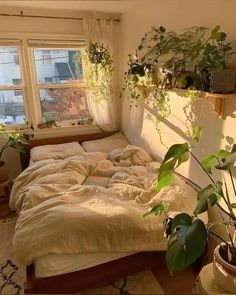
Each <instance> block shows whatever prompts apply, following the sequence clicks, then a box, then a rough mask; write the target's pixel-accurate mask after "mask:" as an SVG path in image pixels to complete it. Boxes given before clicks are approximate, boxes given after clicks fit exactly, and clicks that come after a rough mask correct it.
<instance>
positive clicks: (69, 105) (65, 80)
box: [33, 47, 91, 121]
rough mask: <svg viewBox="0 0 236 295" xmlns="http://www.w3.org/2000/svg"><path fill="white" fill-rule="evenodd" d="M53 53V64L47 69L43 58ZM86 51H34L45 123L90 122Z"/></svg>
mask: <svg viewBox="0 0 236 295" xmlns="http://www.w3.org/2000/svg"><path fill="white" fill-rule="evenodd" d="M45 51H46V52H50V54H51V64H50V66H48V67H47V69H45V68H44V66H43V65H42V63H41V61H40V60H39V58H38V57H39V56H41V55H42V53H43V52H45ZM81 54H82V49H79V48H71V49H67V48H60V49H58V48H52V47H51V48H49V49H48V50H45V49H42V48H34V49H33V56H34V66H35V72H36V88H37V89H38V95H39V100H40V107H41V114H42V116H41V117H42V119H43V121H48V120H56V121H68V120H79V121H81V120H83V121H86V120H89V119H91V117H90V113H89V110H88V106H87V100H86V91H85V83H84V80H83V76H84V73H83V65H82V59H81Z"/></svg>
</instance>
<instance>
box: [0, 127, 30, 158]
mask: <svg viewBox="0 0 236 295" xmlns="http://www.w3.org/2000/svg"><path fill="white" fill-rule="evenodd" d="M33 130H34V128H33V126H32V124H31V123H29V122H28V121H26V122H25V126H24V128H22V129H21V130H20V132H15V131H13V132H10V131H7V130H6V126H5V124H2V123H0V138H2V139H4V140H5V143H4V144H3V146H2V147H1V149H0V159H1V158H2V155H3V152H4V151H5V150H6V149H8V148H9V147H11V148H14V149H16V150H18V151H19V152H20V153H25V152H26V151H27V149H28V145H29V140H30V139H31V138H33V137H34V135H33Z"/></svg>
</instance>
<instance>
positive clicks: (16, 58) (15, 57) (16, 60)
mask: <svg viewBox="0 0 236 295" xmlns="http://www.w3.org/2000/svg"><path fill="white" fill-rule="evenodd" d="M10 52H11V54H12V58H13V61H14V63H15V65H19V54H18V51H17V50H16V49H13V48H12V49H10Z"/></svg>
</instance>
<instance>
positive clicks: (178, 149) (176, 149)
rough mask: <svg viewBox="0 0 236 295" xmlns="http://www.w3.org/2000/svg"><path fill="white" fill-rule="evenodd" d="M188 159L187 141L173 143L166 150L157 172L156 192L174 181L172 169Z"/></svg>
mask: <svg viewBox="0 0 236 295" xmlns="http://www.w3.org/2000/svg"><path fill="white" fill-rule="evenodd" d="M188 159H189V145H188V143H183V144H174V145H172V146H171V147H170V148H169V150H168V151H167V153H166V155H165V158H164V160H163V162H162V164H161V166H160V169H159V173H158V182H157V185H156V190H157V192H159V191H161V190H162V189H163V188H164V187H166V186H169V185H171V184H172V182H173V181H174V175H173V172H174V170H175V169H176V168H177V167H178V166H179V165H181V164H182V163H183V162H186V161H187V160H188Z"/></svg>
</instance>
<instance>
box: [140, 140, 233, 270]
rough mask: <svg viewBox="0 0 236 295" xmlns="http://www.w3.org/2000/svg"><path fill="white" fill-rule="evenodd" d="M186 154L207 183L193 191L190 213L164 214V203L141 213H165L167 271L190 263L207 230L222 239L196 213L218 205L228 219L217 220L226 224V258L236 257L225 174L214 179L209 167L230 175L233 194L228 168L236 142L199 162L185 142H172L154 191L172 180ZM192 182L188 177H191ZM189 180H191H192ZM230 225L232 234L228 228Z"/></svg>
mask: <svg viewBox="0 0 236 295" xmlns="http://www.w3.org/2000/svg"><path fill="white" fill-rule="evenodd" d="M189 155H191V156H192V157H193V159H194V160H196V162H197V163H198V164H200V167H201V168H202V171H203V172H204V173H205V174H206V176H207V177H208V178H209V179H210V181H211V183H210V184H208V185H207V186H206V187H204V188H200V187H199V186H198V187H199V192H198V194H197V204H196V207H195V210H194V211H193V215H192V216H190V215H189V214H186V213H184V212H183V213H180V214H177V215H176V216H175V217H174V218H171V217H169V216H168V212H167V210H166V207H165V204H164V203H160V204H156V205H155V206H154V207H153V208H152V209H151V210H150V211H149V212H148V213H146V214H145V216H148V215H149V214H152V213H153V214H155V213H156V212H157V213H156V214H162V213H164V214H165V215H166V216H167V219H166V221H167V222H164V227H165V234H166V233H167V237H169V242H168V248H167V254H166V262H167V266H168V268H169V270H170V271H175V270H181V269H184V268H186V267H188V266H189V265H191V264H192V263H193V262H194V261H195V260H196V259H197V258H198V257H199V256H201V255H202V254H203V252H204V249H205V245H206V242H207V234H209V235H210V236H211V237H213V238H214V239H216V241H217V242H222V240H223V241H224V239H223V238H222V237H219V236H218V235H217V233H215V232H213V231H211V226H213V224H214V223H213V224H211V225H209V226H208V225H205V224H204V223H203V222H202V221H201V220H200V219H198V218H197V217H198V215H199V214H201V213H203V212H205V211H207V210H208V209H209V208H210V207H213V206H215V205H216V206H219V207H220V208H221V209H222V210H223V211H224V212H225V214H227V215H228V217H229V221H225V220H224V219H223V220H222V222H220V224H221V225H224V226H225V227H226V228H227V233H228V235H229V242H227V241H225V244H226V248H227V252H226V255H228V254H229V253H230V255H228V261H229V262H230V263H232V264H233V265H235V261H236V245H235V236H236V235H235V222H236V215H235V213H234V211H233V208H235V206H236V204H235V203H231V200H230V196H229V190H228V185H229V184H228V183H227V182H226V180H225V178H223V179H224V181H223V182H221V181H215V180H214V179H213V178H212V176H211V175H212V173H213V169H218V170H224V171H226V172H227V173H229V175H230V180H231V185H232V187H233V189H234V191H233V193H234V195H235V197H236V186H235V183H234V179H233V177H232V173H231V169H232V167H233V166H234V165H235V160H236V144H233V146H232V149H231V151H230V152H229V151H226V150H219V151H218V152H217V153H215V154H213V155H210V156H208V157H207V158H205V159H204V160H203V161H202V162H200V161H199V160H198V159H197V158H196V157H195V156H194V155H193V153H192V152H191V150H190V147H189V144H188V143H183V144H174V145H172V146H171V147H170V148H169V150H168V151H167V153H166V155H165V157H164V159H163V161H162V163H161V166H160V169H159V171H158V182H157V187H156V189H157V192H160V191H161V190H162V189H163V188H164V187H166V186H170V185H171V184H172V183H173V180H174V172H175V169H176V168H177V167H179V166H180V165H181V164H182V163H184V162H186V161H187V160H188V159H189ZM191 182H192V181H191ZM192 183H193V182H192ZM220 200H222V201H223V202H224V203H225V205H226V207H227V209H228V211H226V210H224V209H223V208H222V207H221V205H220V204H219V201H220ZM231 226H232V227H233V229H234V230H233V235H234V236H233V237H232V234H231V232H230V230H229V228H230V227H231Z"/></svg>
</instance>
